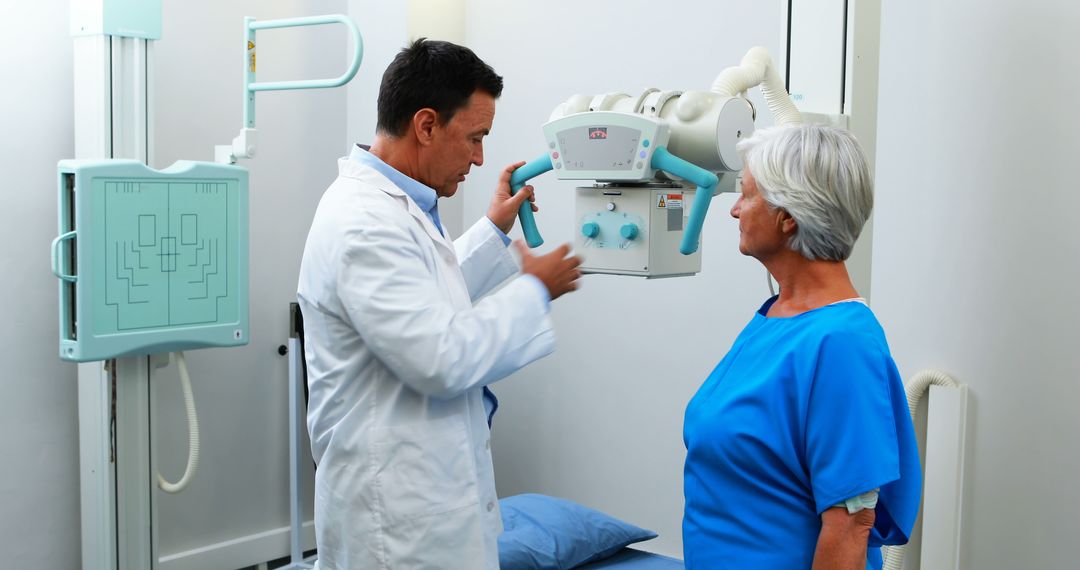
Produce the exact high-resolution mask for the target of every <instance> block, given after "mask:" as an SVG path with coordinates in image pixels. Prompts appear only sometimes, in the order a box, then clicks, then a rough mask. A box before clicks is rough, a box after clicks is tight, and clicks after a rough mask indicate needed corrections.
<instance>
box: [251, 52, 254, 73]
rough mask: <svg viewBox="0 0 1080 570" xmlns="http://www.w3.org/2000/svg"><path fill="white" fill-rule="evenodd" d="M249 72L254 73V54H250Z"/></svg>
mask: <svg viewBox="0 0 1080 570" xmlns="http://www.w3.org/2000/svg"><path fill="white" fill-rule="evenodd" d="M251 72H252V73H255V52H252V53H251Z"/></svg>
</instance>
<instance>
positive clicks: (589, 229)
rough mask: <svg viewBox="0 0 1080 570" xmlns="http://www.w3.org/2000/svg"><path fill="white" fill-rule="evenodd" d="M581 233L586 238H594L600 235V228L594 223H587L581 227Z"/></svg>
mask: <svg viewBox="0 0 1080 570" xmlns="http://www.w3.org/2000/svg"><path fill="white" fill-rule="evenodd" d="M581 233H582V235H584V236H585V237H587V238H590V239H591V238H594V237H596V236H598V235H600V226H599V225H598V224H597V223H596V222H587V223H586V224H585V225H583V226H581Z"/></svg>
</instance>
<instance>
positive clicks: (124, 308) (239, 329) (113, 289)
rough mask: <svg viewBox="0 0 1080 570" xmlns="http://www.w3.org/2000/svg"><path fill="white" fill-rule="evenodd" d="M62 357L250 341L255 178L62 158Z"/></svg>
mask: <svg viewBox="0 0 1080 570" xmlns="http://www.w3.org/2000/svg"><path fill="white" fill-rule="evenodd" d="M59 183H60V188H59V189H60V202H61V208H60V234H61V235H60V237H58V238H57V239H56V240H55V241H54V242H53V251H52V263H53V272H54V273H55V274H56V275H57V277H59V278H60V279H61V281H60V307H61V311H60V357H61V358H64V359H66V360H74V361H90V360H104V359H108V358H115V357H119V356H130V355H138V354H151V353H157V352H171V351H176V350H186V349H193V348H203V347H211V346H235V345H242V344H246V343H247V342H248V297H247V291H248V239H247V237H248V197H247V193H248V173H247V171H246V170H245V169H243V168H240V167H236V166H229V165H222V164H215V163H205V162H190V161H180V162H177V163H176V164H174V165H173V166H171V167H169V168H168V169H166V170H162V171H157V170H153V169H151V168H149V167H147V166H146V165H144V164H142V163H141V162H138V161H134V160H105V161H61V162H60V164H59Z"/></svg>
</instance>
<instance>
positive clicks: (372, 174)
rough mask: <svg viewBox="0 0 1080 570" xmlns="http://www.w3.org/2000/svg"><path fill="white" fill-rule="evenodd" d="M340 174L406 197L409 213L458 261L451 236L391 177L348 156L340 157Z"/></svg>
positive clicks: (403, 197) (388, 192)
mask: <svg viewBox="0 0 1080 570" xmlns="http://www.w3.org/2000/svg"><path fill="white" fill-rule="evenodd" d="M338 176H341V177H342V178H351V179H354V180H356V181H357V182H360V183H362V184H364V185H367V186H370V187H374V188H377V189H379V190H381V191H383V192H385V193H387V194H389V195H391V196H394V197H397V198H402V199H404V200H405V203H406V204H407V207H406V209H407V210H408V212H409V214H410V215H411V216H412V217H414V218H416V220H417V221H418V222H420V225H421V226H423V228H424V231H425V232H427V234H428V236H430V237H431V240H432V241H434V242H435V243H436V244H438V245H441V246H443V247H444V248H445V249H446V250H448V251H449V253H450V255H451V256H453V259H454V260H455V261H456V259H457V254H456V252H455V251H454V246H453V244H452V243H451V242H450V240H449V238H447V237H446V236H444V235H443V234H442V232H440V231H439V228H436V227H435V224H434V223H432V221H431V218H428V215H427V213H426V212H424V211H423V210H421V209H420V206H417V205H416V202H414V201H413V199H412V198H410V197H409V195H408V194H407V193H405V191H404V190H402V189H401V188H399V187H398V186H397V185H396V184H394V183H393V182H392V181H391V180H390V179H389V178H387V177H386V176H383V175H382V173H380V172H379V171H377V170H375V169H374V168H371V167H368V166H365V165H363V164H360V163H359V162H357V161H355V160H351V159H349V158H348V157H343V158H339V159H338Z"/></svg>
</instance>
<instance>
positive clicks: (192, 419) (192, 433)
mask: <svg viewBox="0 0 1080 570" xmlns="http://www.w3.org/2000/svg"><path fill="white" fill-rule="evenodd" d="M176 365H177V366H176V367H177V369H179V371H180V385H181V386H182V387H183V390H184V407H185V408H187V418H188V462H187V467H186V468H185V469H184V476H183V477H181V478H180V480H179V481H177V482H176V483H170V482H168V481H166V480H165V477H163V476H162V475H161V472H160V471H159V472H158V474H157V484H158V487H160V488H161V490H162V491H165V492H166V493H179V492H180V491H183V490H184V488H185V487H187V486H188V483H191V480H192V479H193V478H194V477H195V470H196V469H198V468H199V417H198V416H197V415H195V395H194V394H192V392H191V376H190V375H189V374H188V368H187V359H185V358H184V353H183V352H177V353H176Z"/></svg>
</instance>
